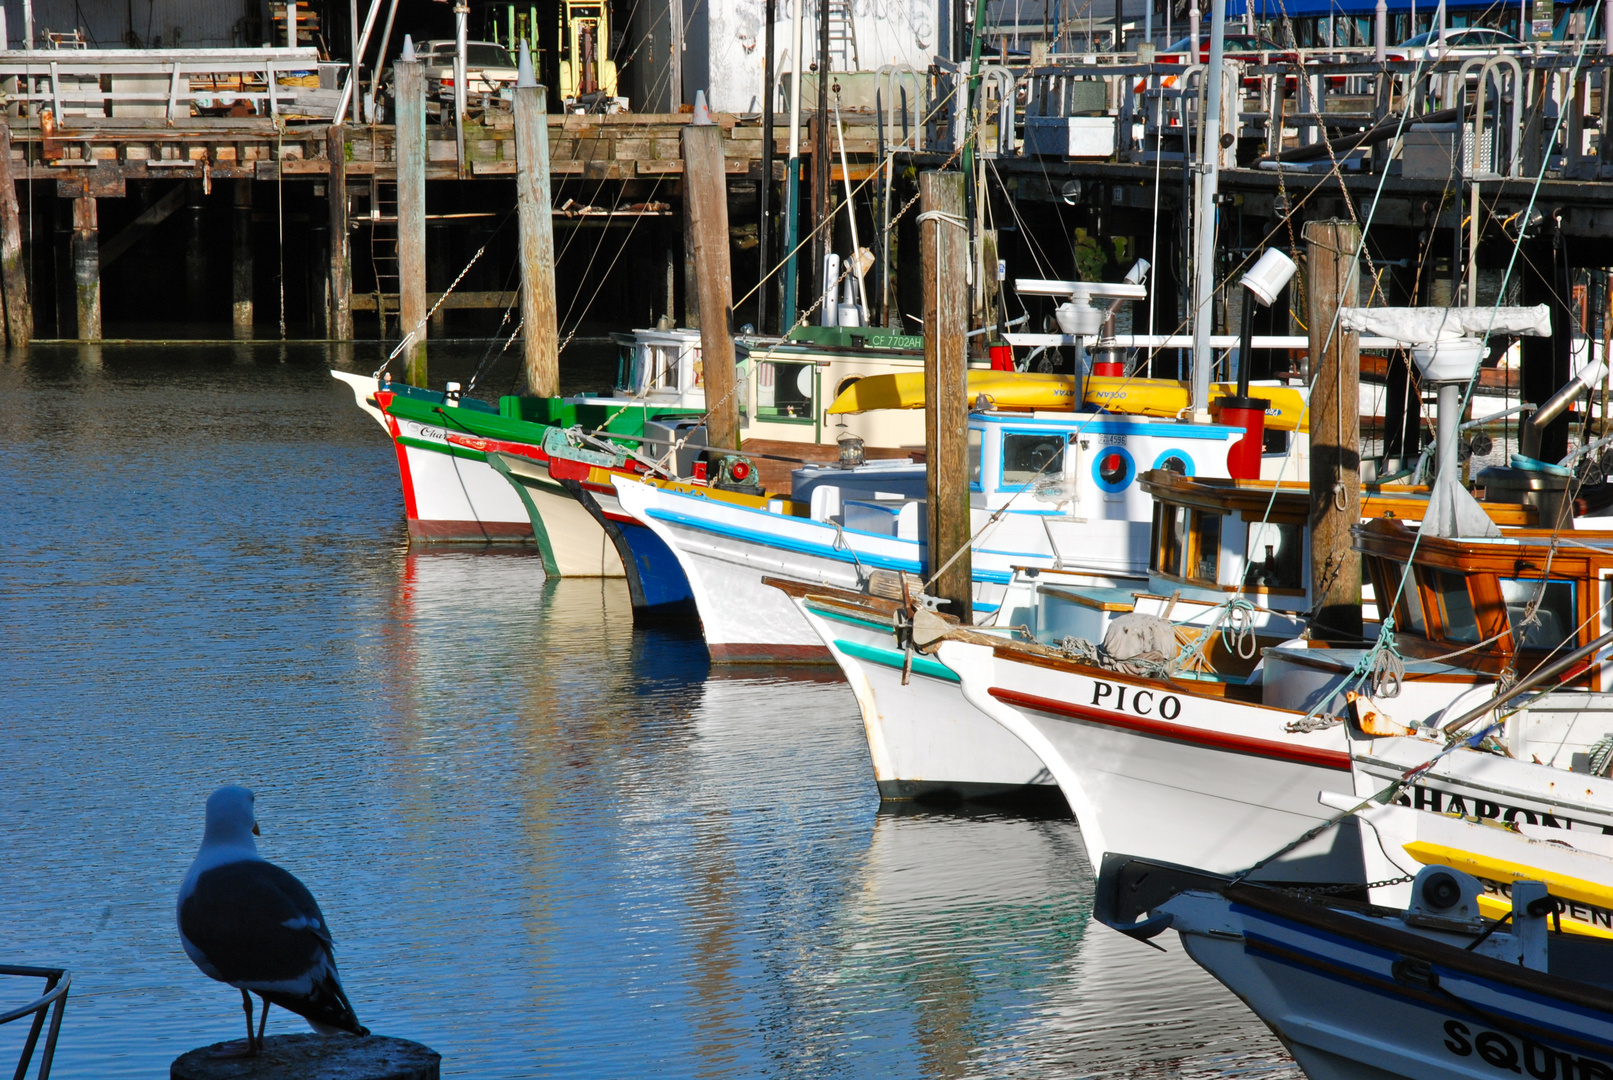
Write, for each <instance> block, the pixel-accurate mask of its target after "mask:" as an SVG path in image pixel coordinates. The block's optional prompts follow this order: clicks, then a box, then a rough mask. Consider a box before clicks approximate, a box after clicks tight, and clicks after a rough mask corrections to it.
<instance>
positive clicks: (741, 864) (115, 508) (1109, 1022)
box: [0, 343, 1297, 1078]
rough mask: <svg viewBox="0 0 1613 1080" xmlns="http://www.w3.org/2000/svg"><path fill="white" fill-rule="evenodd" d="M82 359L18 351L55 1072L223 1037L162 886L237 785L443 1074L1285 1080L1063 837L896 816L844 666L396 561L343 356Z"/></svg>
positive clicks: (16, 726) (0, 478)
mask: <svg viewBox="0 0 1613 1080" xmlns="http://www.w3.org/2000/svg"><path fill="white" fill-rule="evenodd" d="M432 348H433V361H432V362H433V364H434V365H439V367H438V370H439V371H443V372H445V373H447V375H448V377H463V376H464V375H466V374H468V373H469V371H470V370H471V369H472V368H473V366H474V364H475V363H476V361H477V360H478V359H479V357H480V355H481V350H480V347H479V346H477V347H474V348H473V347H463V348H464V351H463V352H456V351H455V347H454V346H453V345H442V344H440V343H434V344H433V346H432ZM100 356H101V359H100V361H99V363H98V364H85V363H80V362H79V360H78V356H77V353H76V352H72V351H64V350H56V349H52V348H50V347H42V348H38V349H35V350H34V351H33V353H32V354H31V355H30V357H29V358H28V360H27V361H26V362H22V363H13V364H12V365H11V366H9V367H5V368H0V500H3V503H0V505H4V506H5V507H7V512H6V527H5V528H4V529H3V530H0V627H3V633H4V635H5V639H4V640H5V645H6V648H5V651H4V654H3V655H4V660H0V674H3V676H4V680H5V683H6V686H7V692H6V694H5V697H4V704H3V705H0V708H3V709H4V719H5V721H6V750H7V759H6V765H7V783H6V784H5V785H0V814H3V815H4V820H5V822H6V846H5V855H6V857H5V858H4V859H0V891H3V893H4V894H5V895H6V896H7V897H8V900H9V903H8V910H7V916H8V918H7V934H6V935H5V941H6V945H5V949H6V955H5V959H7V960H17V961H25V962H31V963H53V964H61V965H65V966H67V967H70V968H71V969H72V970H73V972H74V989H73V994H72V997H71V1000H70V1004H69V1007H68V1010H67V1021H66V1026H65V1027H64V1029H63V1035H62V1046H61V1051H60V1054H59V1057H58V1061H57V1067H56V1072H55V1075H56V1076H58V1077H63V1078H73V1077H95V1078H102V1077H107V1078H116V1077H152V1076H158V1075H161V1074H162V1073H163V1072H164V1071H165V1070H166V1068H167V1063H168V1061H169V1060H171V1059H172V1058H173V1057H175V1056H177V1055H178V1054H179V1053H180V1052H182V1051H184V1050H186V1049H189V1048H190V1047H193V1046H196V1045H200V1044H202V1043H206V1042H211V1041H214V1040H217V1039H219V1038H226V1037H231V1036H233V1035H234V1033H235V1026H236V1025H237V1024H239V1023H240V1022H241V1021H240V1019H239V1017H240V1012H239V1004H238V1002H235V1001H234V1000H233V999H232V993H233V992H232V991H229V990H227V989H225V988H223V987H220V986H218V985H217V984H214V983H211V982H209V981H208V980H207V979H205V978H203V977H202V976H201V975H200V974H199V973H197V972H196V970H195V969H194V968H193V967H192V966H191V965H190V963H189V961H188V960H186V959H185V957H184V955H183V954H182V953H181V951H180V950H179V947H178V942H177V940H176V935H175V931H174V927H173V910H172V901H173V894H174V890H175V889H176V888H177V885H178V881H179V878H180V877H181V876H182V874H183V873H184V870H185V867H186V865H187V864H188V863H189V861H190V858H191V856H192V854H193V851H194V846H195V844H196V842H197V839H198V834H199V830H200V813H201V803H202V800H203V799H204V798H205V796H206V794H207V792H208V791H210V790H211V789H212V787H214V786H215V785H217V784H219V783H223V782H244V783H247V784H250V785H252V786H254V787H255V788H256V790H257V791H258V810H259V817H260V821H261V823H262V825H263V830H264V837H263V840H262V851H263V853H264V855H265V856H266V857H268V858H271V859H275V860H277V861H280V862H282V863H283V864H285V865H286V866H287V867H288V868H290V869H292V870H293V871H294V872H295V873H297V874H298V875H299V876H300V877H302V878H303V879H304V880H305V881H306V882H307V883H308V884H309V886H310V887H311V888H312V890H313V891H314V893H315V894H316V895H317V896H319V898H320V900H321V903H322V904H323V906H324V908H325V910H326V913H327V914H328V915H329V916H330V919H331V921H332V924H333V926H334V928H335V932H336V935H337V941H338V946H339V956H340V959H341V962H342V965H343V970H344V972H345V974H346V978H347V982H348V984H349V989H350V991H351V995H352V997H353V1000H354V1003H355V1005H356V1006H357V1008H358V1010H359V1013H360V1015H361V1016H362V1017H363V1019H364V1020H365V1022H366V1023H367V1024H369V1025H370V1026H371V1027H373V1028H375V1029H376V1030H378V1031H382V1032H387V1033H392V1034H400V1035H405V1036H408V1037H411V1038H417V1039H420V1040H421V1041H424V1042H426V1043H428V1044H430V1045H432V1046H434V1047H436V1048H438V1049H439V1050H441V1051H443V1053H444V1054H445V1056H446V1062H445V1064H446V1072H447V1073H448V1075H451V1076H464V1077H477V1078H485V1077H506V1076H510V1077H513V1076H529V1075H533V1074H536V1073H539V1072H555V1073H559V1074H563V1075H579V1076H621V1075H631V1074H638V1075H654V1076H701V1077H752V1076H776V1077H840V1076H854V1077H863V1076H899V1077H907V1076H926V1077H929V1076H933V1077H975V1076H979V1077H986V1076H992V1077H1000V1076H1025V1077H1053V1076H1067V1077H1103V1078H1110V1077H1114V1078H1119V1077H1149V1078H1153V1077H1253V1076H1258V1077H1262V1078H1265V1077H1283V1078H1289V1077H1293V1076H1295V1075H1297V1074H1296V1073H1295V1071H1294V1069H1293V1066H1292V1064H1291V1062H1290V1061H1289V1060H1288V1059H1287V1058H1286V1056H1285V1055H1283V1054H1282V1052H1281V1050H1280V1049H1279V1048H1278V1047H1277V1045H1276V1043H1275V1041H1274V1040H1273V1039H1272V1038H1271V1037H1270V1036H1269V1035H1268V1034H1266V1032H1265V1031H1264V1029H1263V1028H1261V1027H1260V1025H1259V1024H1258V1022H1256V1021H1255V1020H1254V1018H1253V1017H1252V1016H1250V1015H1249V1014H1248V1013H1247V1012H1246V1011H1245V1010H1243V1008H1242V1007H1241V1006H1240V1005H1239V1004H1238V1003H1237V1002H1236V1001H1235V1000H1234V999H1232V998H1231V996H1230V995H1228V994H1226V993H1225V992H1224V991H1222V990H1221V989H1220V988H1219V987H1218V986H1216V985H1215V984H1214V983H1213V982H1211V981H1210V980H1209V979H1208V977H1207V976H1205V975H1203V973H1201V972H1200V971H1199V970H1198V969H1197V968H1196V967H1194V966H1193V965H1192V964H1191V963H1189V962H1188V961H1187V960H1186V959H1185V957H1184V956H1183V955H1182V953H1181V952H1180V949H1179V948H1177V947H1175V945H1174V943H1172V951H1171V953H1170V954H1168V955H1165V956H1161V955H1160V954H1158V953H1155V952H1153V951H1152V950H1148V949H1145V948H1143V947H1141V946H1138V945H1136V944H1135V943H1134V942H1131V941H1129V940H1127V939H1125V938H1122V937H1120V936H1119V935H1116V934H1113V933H1109V932H1107V931H1104V930H1103V929H1102V928H1100V927H1095V926H1094V925H1093V924H1091V922H1090V918H1089V914H1090V893H1091V871H1090V868H1089V867H1088V866H1087V864H1086V861H1085V859H1084V856H1083V854H1082V849H1081V846H1080V838H1079V834H1078V832H1077V830H1076V828H1075V826H1074V824H1073V823H1072V822H1069V821H1066V820H1043V819H1026V818H1021V817H1015V816H1012V815H1006V814H992V813H980V814H937V813H915V812H911V811H910V810H909V811H903V810H901V809H900V808H887V809H886V810H883V811H882V810H880V808H879V800H878V797H877V794H876V792H875V789H874V785H873V781H872V777H871V775H870V772H869V768H868V762H867V750H866V746H865V744H864V741H863V736H862V727H861V724H860V722H859V720H858V717H857V710H856V704H855V701H854V700H853V698H852V697H851V695H850V693H849V692H848V691H847V690H846V688H845V687H844V686H843V685H842V684H841V683H840V682H839V680H838V678H836V677H834V673H833V672H832V671H829V672H826V671H821V670H820V671H816V672H807V671H802V670H784V669H736V670H721V669H719V670H712V669H710V668H709V666H708V664H707V662H706V657H705V650H704V647H703V645H702V644H701V641H700V639H699V637H698V635H695V634H688V633H681V634H680V633H668V632H659V631H644V630H635V629H634V628H633V627H632V624H631V619H630V617H629V612H628V603H627V595H626V589H625V588H624V587H623V585H622V584H621V583H620V582H598V581H592V582H590V581H561V582H554V583H545V582H544V580H543V575H542V571H541V568H540V565H539V563H538V561H537V560H536V559H535V558H534V557H533V556H532V555H531V554H529V553H521V552H485V551H479V550H478V551H471V550H429V551H418V550H416V551H411V550H410V549H409V548H408V545H407V541H406V537H405V536H404V533H403V530H402V523H401V517H402V512H401V500H400V498H399V494H398V488H397V476H396V466H395V463H394V460H393V458H392V455H391V452H390V450H389V448H388V446H387V444H386V441H385V439H384V438H383V437H382V435H381V433H380V432H379V430H378V429H377V428H376V427H375V426H374V424H373V422H372V421H371V420H369V419H368V418H367V417H365V416H364V415H363V414H361V413H360V412H359V411H358V410H357V409H355V408H354V407H353V404H352V398H351V396H350V395H349V394H348V393H347V391H346V390H345V389H344V388H342V387H340V386H337V385H334V384H333V383H332V381H331V380H330V379H329V377H328V376H327V375H326V374H325V373H324V368H325V367H326V366H328V364H329V362H330V359H331V358H330V357H329V356H328V355H327V354H326V353H325V351H324V350H323V349H317V348H312V347H288V348H284V349H282V348H281V347H279V346H270V347H266V346H254V347H242V348H231V347H223V348H219V347H212V346H194V347H183V348H173V347H170V348H165V349H163V350H160V351H158V350H150V349H139V348H131V349H118V348H114V347H107V348H105V349H103V350H102V351H101V354H100ZM368 362H369V361H368V360H367V359H366V363H368ZM0 993H7V994H9V993H12V988H10V987H4V986H0ZM18 993H19V994H20V993H21V992H20V991H19V992H18ZM0 1000H4V1001H7V1002H9V1001H11V1000H12V998H10V997H5V998H3V999H0ZM275 1016H277V1017H278V1019H275V1020H271V1030H281V1031H289V1030H296V1029H297V1026H298V1025H297V1024H296V1023H293V1022H291V1021H290V1020H289V1019H288V1017H287V1016H286V1015H285V1014H284V1013H278V1012H277V1013H276V1014H275ZM14 1027H15V1026H13V1028H14ZM15 1034H16V1032H15V1031H14V1030H11V1029H0V1053H3V1052H4V1051H6V1050H7V1049H8V1048H14V1046H15V1043H14V1042H12V1041H8V1040H11V1039H12V1038H13V1036H14V1035H15Z"/></svg>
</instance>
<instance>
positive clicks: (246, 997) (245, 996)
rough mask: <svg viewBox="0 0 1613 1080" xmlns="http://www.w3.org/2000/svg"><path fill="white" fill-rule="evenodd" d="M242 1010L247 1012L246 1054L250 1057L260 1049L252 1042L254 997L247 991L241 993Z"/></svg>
mask: <svg viewBox="0 0 1613 1080" xmlns="http://www.w3.org/2000/svg"><path fill="white" fill-rule="evenodd" d="M241 1008H243V1009H245V1010H246V1052H247V1055H248V1056H249V1057H250V1056H251V1055H252V1054H255V1053H257V1052H258V1047H257V1044H256V1043H254V1042H253V1041H252V995H251V994H249V993H247V992H246V991H245V990H242V991H241Z"/></svg>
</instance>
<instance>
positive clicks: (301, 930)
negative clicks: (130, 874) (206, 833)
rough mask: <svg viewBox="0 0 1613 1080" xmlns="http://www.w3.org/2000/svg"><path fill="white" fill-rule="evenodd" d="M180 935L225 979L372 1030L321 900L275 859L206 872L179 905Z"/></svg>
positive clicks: (329, 1022)
mask: <svg viewBox="0 0 1613 1080" xmlns="http://www.w3.org/2000/svg"><path fill="white" fill-rule="evenodd" d="M179 932H180V933H181V934H182V935H183V936H184V938H185V940H186V942H187V943H188V944H189V945H190V946H191V947H192V948H194V949H195V951H196V952H198V953H200V954H201V955H202V956H204V957H205V958H206V960H207V962H208V964H209V965H210V966H211V967H212V968H213V970H214V971H216V972H217V974H216V975H214V977H215V978H217V979H219V980H220V981H222V982H227V983H229V984H230V985H231V986H236V987H239V988H240V989H243V990H250V991H252V992H253V993H256V994H260V995H262V996H263V997H265V998H267V999H268V1000H269V1001H272V1002H274V1003H275V1004H276V1005H279V1006H281V1007H282V1008H285V1009H289V1010H290V1011H292V1012H294V1013H297V1014H299V1015H301V1016H303V1017H306V1018H307V1019H308V1020H310V1021H312V1022H314V1023H318V1024H322V1025H324V1026H327V1027H332V1028H337V1029H340V1030H343V1031H351V1032H354V1033H355V1034H362V1033H364V1029H363V1028H362V1027H361V1026H360V1025H359V1022H358V1018H357V1017H356V1016H354V1014H353V1008H352V1006H351V1005H350V1004H349V1003H348V1001H347V996H346V994H344V993H343V992H342V987H341V983H340V981H339V980H338V978H337V974H336V958H335V956H334V954H333V952H332V942H331V936H330V928H329V926H328V925H327V924H326V922H325V916H324V914H323V913H322V912H321V911H320V910H319V904H318V903H317V902H315V900H314V898H313V895H312V894H311V893H310V892H309V891H308V889H307V887H306V886H304V885H303V883H302V882H300V881H298V880H297V879H296V878H295V877H293V876H292V875H291V874H289V873H287V872H286V871H284V870H282V869H280V868H279V867H278V866H275V865H274V864H273V863H269V862H264V861H262V860H260V859H244V860H241V861H239V862H233V863H226V864H225V865H223V866H218V867H214V868H213V869H211V870H208V871H206V872H204V873H203V874H201V875H200V876H199V877H198V878H197V879H196V887H195V889H194V890H193V891H192V892H191V894H190V895H189V896H187V897H186V898H185V901H184V902H183V903H182V904H180V905H179ZM204 970H205V968H204ZM209 974H213V972H209Z"/></svg>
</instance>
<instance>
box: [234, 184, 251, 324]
mask: <svg viewBox="0 0 1613 1080" xmlns="http://www.w3.org/2000/svg"><path fill="white" fill-rule="evenodd" d="M234 183H235V207H234V214H233V218H232V221H231V232H232V234H233V236H232V240H233V242H232V243H231V245H230V248H231V255H232V256H233V258H232V259H231V261H232V262H233V263H234V265H233V267H232V268H231V270H232V272H231V274H230V284H231V290H230V291H231V301H232V302H231V319H232V321H233V322H234V324H235V336H236V337H238V338H250V337H251V336H252V321H253V310H252V289H253V281H252V277H253V275H252V270H253V261H254V259H253V250H252V184H253V183H254V181H251V180H236V181H235V182H234Z"/></svg>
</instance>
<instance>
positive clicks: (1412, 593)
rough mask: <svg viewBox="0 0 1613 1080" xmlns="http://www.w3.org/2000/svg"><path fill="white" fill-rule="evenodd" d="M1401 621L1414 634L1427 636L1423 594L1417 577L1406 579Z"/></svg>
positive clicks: (1402, 592)
mask: <svg viewBox="0 0 1613 1080" xmlns="http://www.w3.org/2000/svg"><path fill="white" fill-rule="evenodd" d="M1400 621H1401V622H1403V623H1404V624H1405V626H1406V629H1407V630H1410V631H1411V632H1412V633H1414V634H1421V635H1424V636H1427V634H1428V623H1427V621H1426V620H1425V619H1424V618H1423V594H1422V590H1420V589H1418V588H1417V575H1416V574H1413V575H1412V576H1411V577H1409V578H1407V579H1406V585H1405V588H1403V589H1402V590H1401V593H1400Z"/></svg>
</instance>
